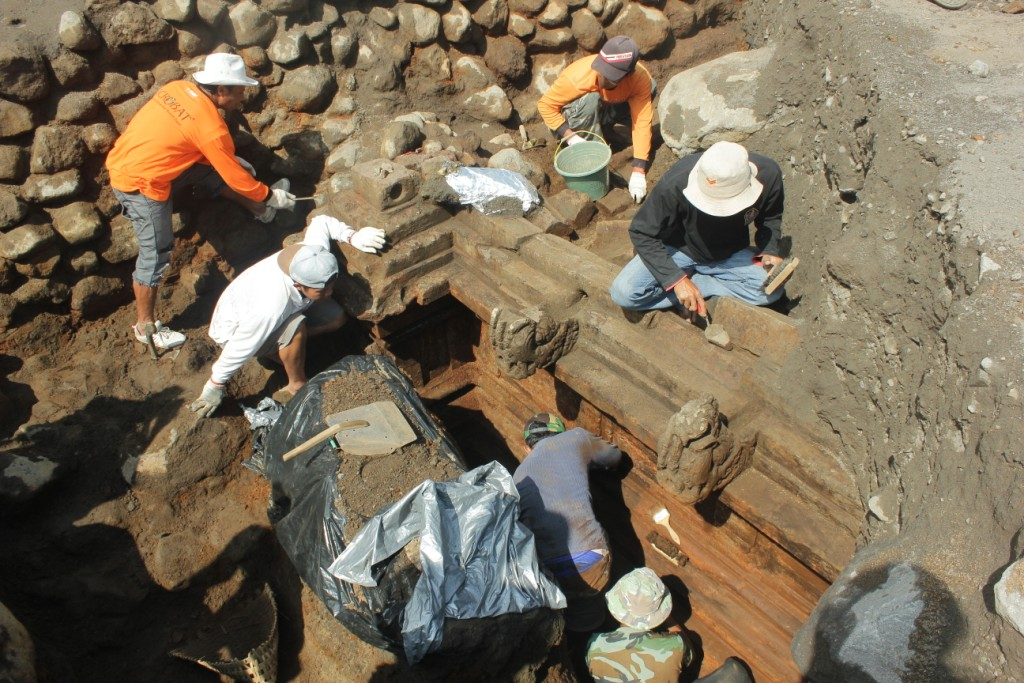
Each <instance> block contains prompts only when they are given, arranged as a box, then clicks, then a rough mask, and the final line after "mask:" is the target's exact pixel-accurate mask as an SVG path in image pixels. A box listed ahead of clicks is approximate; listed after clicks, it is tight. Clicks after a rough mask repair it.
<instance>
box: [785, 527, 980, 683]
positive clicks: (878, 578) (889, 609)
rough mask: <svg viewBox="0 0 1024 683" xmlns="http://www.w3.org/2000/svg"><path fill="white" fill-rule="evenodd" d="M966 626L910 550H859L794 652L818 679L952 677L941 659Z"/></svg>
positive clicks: (916, 681) (901, 681) (899, 682)
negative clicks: (913, 557) (962, 627)
mask: <svg viewBox="0 0 1024 683" xmlns="http://www.w3.org/2000/svg"><path fill="white" fill-rule="evenodd" d="M910 554H912V553H910ZM959 628H960V623H959V617H958V610H957V607H956V603H955V600H954V598H953V596H952V595H951V594H950V592H949V589H948V588H946V586H945V585H944V584H943V582H942V581H941V580H939V579H938V578H937V577H935V576H933V575H932V574H930V573H929V572H927V571H926V570H924V569H922V568H920V566H918V563H916V562H914V561H913V559H911V558H910V557H908V553H907V548H905V547H903V548H900V547H899V546H898V545H897V544H894V543H890V544H886V545H879V544H875V545H872V546H868V547H867V548H864V549H862V550H860V551H858V553H857V554H856V555H855V556H854V558H853V560H852V561H851V562H850V563H849V564H848V565H847V567H846V568H845V569H844V570H843V572H842V574H840V576H839V577H838V579H837V580H836V582H835V583H833V584H832V586H831V587H830V588H829V589H828V590H827V591H825V593H824V595H822V597H821V600H819V602H818V605H817V606H816V607H815V608H814V611H813V612H812V613H811V616H810V618H809V619H808V620H807V622H806V623H805V624H804V626H803V627H802V628H801V629H800V631H799V632H797V634H796V637H795V638H794V640H793V643H792V646H791V649H792V653H793V661H794V662H795V663H796V665H797V668H798V669H799V670H800V671H801V672H802V673H803V674H804V675H805V676H807V678H808V679H809V680H814V681H851V682H857V683H859V682H863V683H869V682H880V681H892V682H893V683H926V682H930V681H952V680H957V677H956V676H953V675H952V672H950V671H949V670H947V669H946V667H945V665H944V664H943V662H942V660H943V657H944V655H945V654H946V653H947V650H948V649H949V647H950V645H951V643H952V640H953V639H954V638H956V637H957V636H958V635H959Z"/></svg>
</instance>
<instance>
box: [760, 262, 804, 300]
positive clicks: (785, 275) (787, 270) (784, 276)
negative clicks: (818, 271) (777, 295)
mask: <svg viewBox="0 0 1024 683" xmlns="http://www.w3.org/2000/svg"><path fill="white" fill-rule="evenodd" d="M798 265H800V259H798V258H797V257H796V256H790V257H789V258H788V259H785V260H783V262H782V263H780V264H778V265H776V266H775V267H774V268H772V269H771V270H770V271H768V278H767V279H766V280H765V281H764V285H763V286H764V293H765V294H771V293H772V292H774V291H775V290H776V289H778V288H779V287H781V286H782V285H784V284H786V281H787V280H789V278H790V276H791V275H793V271H794V270H796V267H797V266H798Z"/></svg>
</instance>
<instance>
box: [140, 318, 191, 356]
mask: <svg viewBox="0 0 1024 683" xmlns="http://www.w3.org/2000/svg"><path fill="white" fill-rule="evenodd" d="M154 327H156V332H155V333H154V334H153V346H155V347H156V348H158V349H160V350H161V351H166V350H167V349H176V348H178V347H179V346H181V345H182V344H184V343H185V339H186V337H185V335H183V334H182V333H181V332H175V331H174V330H172V329H170V328H169V327H164V325H163V323H161V322H160V321H159V320H157V321H156V323H154ZM132 330H134V331H135V339H136V341H138V342H139V343H141V344H145V343H146V333H145V331H142V332H140V331H139V328H138V327H137V326H135V325H133V326H132Z"/></svg>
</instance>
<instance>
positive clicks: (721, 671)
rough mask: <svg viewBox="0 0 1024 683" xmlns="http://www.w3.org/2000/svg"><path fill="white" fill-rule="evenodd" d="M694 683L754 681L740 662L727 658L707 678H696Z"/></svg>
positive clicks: (746, 682)
mask: <svg viewBox="0 0 1024 683" xmlns="http://www.w3.org/2000/svg"><path fill="white" fill-rule="evenodd" d="M694 683H754V679H753V678H751V677H750V674H749V673H748V672H747V667H745V666H743V664H742V663H741V662H740V660H738V659H736V658H735V657H729V658H728V659H727V660H725V663H723V664H722V666H720V667H718V668H717V669H715V670H714V671H712V672H711V673H709V674H708V675H707V676H704V677H703V678H698V679H697V680H696V681H694Z"/></svg>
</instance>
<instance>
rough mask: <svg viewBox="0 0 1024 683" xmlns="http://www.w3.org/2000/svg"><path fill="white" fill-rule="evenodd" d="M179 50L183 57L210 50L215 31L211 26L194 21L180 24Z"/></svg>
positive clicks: (202, 53)
mask: <svg viewBox="0 0 1024 683" xmlns="http://www.w3.org/2000/svg"><path fill="white" fill-rule="evenodd" d="M177 32H178V52H179V53H180V54H181V56H182V57H197V56H199V55H204V54H206V53H207V52H209V46H210V44H211V43H212V42H213V32H212V31H211V29H210V27H209V26H206V25H205V24H202V23H199V22H197V21H193V22H192V23H191V24H189V25H188V26H179V27H178V29H177Z"/></svg>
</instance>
